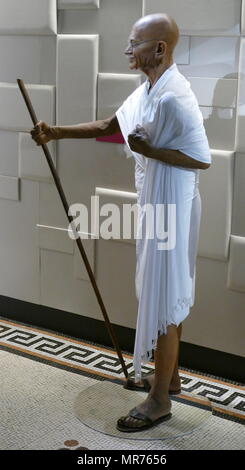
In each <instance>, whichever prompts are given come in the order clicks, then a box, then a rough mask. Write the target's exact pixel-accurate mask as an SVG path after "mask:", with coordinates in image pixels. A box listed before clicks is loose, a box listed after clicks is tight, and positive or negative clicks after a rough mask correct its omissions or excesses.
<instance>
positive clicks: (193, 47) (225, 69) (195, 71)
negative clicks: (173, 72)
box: [179, 36, 240, 78]
mask: <svg viewBox="0 0 245 470" xmlns="http://www.w3.org/2000/svg"><path fill="white" fill-rule="evenodd" d="M239 49H240V38H236V37H233V38H232V37H222V38H220V37H198V36H197V37H191V38H190V63H189V65H180V66H179V70H180V72H181V73H183V74H184V75H185V76H187V77H215V78H237V73H238V64H239ZM234 74H235V75H234Z"/></svg>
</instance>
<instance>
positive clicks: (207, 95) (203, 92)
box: [188, 77, 237, 108]
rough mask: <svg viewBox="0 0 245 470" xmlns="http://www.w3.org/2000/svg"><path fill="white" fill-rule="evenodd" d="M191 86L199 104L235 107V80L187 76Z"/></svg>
mask: <svg viewBox="0 0 245 470" xmlns="http://www.w3.org/2000/svg"><path fill="white" fill-rule="evenodd" d="M188 80H189V82H190V84H191V88H192V90H193V92H194V93H195V95H196V97H197V100H198V103H199V105H201V106H215V107H222V108H235V107H236V98H237V80H236V79H228V80H222V79H218V78H208V77H207V78H203V77H188Z"/></svg>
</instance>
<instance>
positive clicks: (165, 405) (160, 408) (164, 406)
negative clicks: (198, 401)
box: [118, 394, 172, 428]
mask: <svg viewBox="0 0 245 470" xmlns="http://www.w3.org/2000/svg"><path fill="white" fill-rule="evenodd" d="M171 406H172V403H171V400H170V399H169V398H168V399H165V400H161V401H158V400H156V399H155V398H154V397H153V396H150V394H149V395H148V397H147V398H146V400H144V401H143V402H142V403H140V404H139V405H137V407H136V410H137V411H138V412H139V413H142V414H143V415H145V416H147V417H148V418H150V419H152V420H153V421H156V420H157V419H158V418H160V417H162V416H164V415H167V414H168V413H170V410H171ZM120 422H121V423H122V424H123V425H125V426H128V427H129V428H132V427H133V428H135V427H137V428H140V427H142V426H144V425H145V422H144V421H143V420H142V419H137V418H134V417H132V416H123V417H122V418H120V419H119V420H118V424H120Z"/></svg>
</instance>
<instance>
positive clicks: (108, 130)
mask: <svg viewBox="0 0 245 470" xmlns="http://www.w3.org/2000/svg"><path fill="white" fill-rule="evenodd" d="M53 129H54V132H56V133H57V135H58V136H59V137H58V139H89V138H93V137H101V136H105V135H112V134H115V133H116V132H120V127H119V123H118V120H117V117H116V115H115V114H114V115H113V116H111V117H109V118H108V119H101V120H99V121H91V122H86V123H83V124H77V125H72V126H53Z"/></svg>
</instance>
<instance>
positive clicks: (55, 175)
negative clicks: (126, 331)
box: [17, 79, 128, 378]
mask: <svg viewBox="0 0 245 470" xmlns="http://www.w3.org/2000/svg"><path fill="white" fill-rule="evenodd" d="M17 83H18V85H19V88H20V91H21V93H22V96H23V98H24V100H25V103H26V106H27V108H28V111H29V113H30V116H31V119H32V122H33V124H34V126H35V125H36V124H37V122H38V120H37V117H36V114H35V111H34V109H33V106H32V103H31V100H30V98H29V95H28V93H27V90H26V88H25V85H24V83H23V80H21V79H17ZM42 148H43V151H44V154H45V156H46V159H47V162H48V165H49V168H50V170H51V173H52V175H53V178H54V181H55V184H56V187H57V190H58V192H59V195H60V197H61V201H62V204H63V207H64V209H65V212H66V215H67V217H68V220H69V222H70V224H71V227H72V228H73V224H72V222H73V217H72V216H71V215H69V206H68V203H67V200H66V197H65V194H64V191H63V188H62V185H61V182H60V179H59V176H58V173H57V171H56V168H55V166H54V164H53V160H52V158H51V155H50V152H49V149H48V147H47V145H46V144H42ZM75 239H76V242H77V246H78V249H79V251H80V254H81V256H82V259H83V261H84V264H85V266H86V269H87V272H88V275H89V278H90V281H91V283H92V286H93V288H94V292H95V294H96V297H97V300H98V302H99V305H100V308H101V311H102V314H103V317H104V320H105V323H106V326H107V328H108V331H109V334H110V337H111V340H112V343H113V344H114V346H115V349H116V351H117V354H118V358H119V361H120V363H121V366H122V368H123V372H124V375H125V377H126V378H127V377H128V371H127V368H126V365H125V362H124V359H123V356H122V352H121V350H120V347H119V344H118V341H117V338H116V336H115V333H114V331H113V328H112V325H111V323H110V320H109V317H108V315H107V312H106V308H105V306H104V303H103V300H102V297H101V295H100V292H99V289H98V286H97V284H96V281H95V278H94V274H93V271H92V269H91V266H90V264H89V261H88V258H87V255H86V252H85V250H84V248H83V245H82V242H81V239H80V237H77V236H76V237H75Z"/></svg>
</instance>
